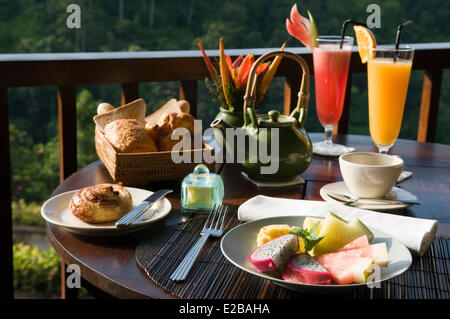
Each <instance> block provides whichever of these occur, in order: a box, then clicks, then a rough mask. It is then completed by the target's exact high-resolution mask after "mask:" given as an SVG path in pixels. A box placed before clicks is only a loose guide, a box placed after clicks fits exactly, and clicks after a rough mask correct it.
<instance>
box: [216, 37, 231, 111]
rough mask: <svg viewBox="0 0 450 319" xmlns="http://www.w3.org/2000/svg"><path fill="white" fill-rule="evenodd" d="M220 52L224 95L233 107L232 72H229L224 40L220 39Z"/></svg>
mask: <svg viewBox="0 0 450 319" xmlns="http://www.w3.org/2000/svg"><path fill="white" fill-rule="evenodd" d="M219 51H220V57H219V69H220V76H221V78H222V89H223V95H224V97H225V100H226V102H227V103H228V105H231V103H230V101H231V99H230V97H229V96H228V94H229V88H228V86H229V85H230V76H231V75H230V71H229V70H228V66H227V62H226V57H225V50H224V48H223V39H222V38H220V41H219Z"/></svg>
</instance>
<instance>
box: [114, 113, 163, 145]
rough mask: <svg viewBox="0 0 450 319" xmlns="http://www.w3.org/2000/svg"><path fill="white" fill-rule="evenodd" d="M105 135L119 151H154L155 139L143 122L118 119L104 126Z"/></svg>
mask: <svg viewBox="0 0 450 319" xmlns="http://www.w3.org/2000/svg"><path fill="white" fill-rule="evenodd" d="M105 137H106V138H107V139H108V141H109V142H110V143H111V144H112V145H113V146H114V147H115V148H116V149H117V150H118V151H119V152H120V153H141V152H156V151H157V150H158V149H157V147H156V144H155V141H154V140H153V138H152V137H151V136H150V135H149V134H148V133H147V131H146V129H145V127H144V125H143V124H141V123H139V122H138V121H136V120H131V119H119V120H115V121H113V122H111V123H109V124H108V125H106V126H105Z"/></svg>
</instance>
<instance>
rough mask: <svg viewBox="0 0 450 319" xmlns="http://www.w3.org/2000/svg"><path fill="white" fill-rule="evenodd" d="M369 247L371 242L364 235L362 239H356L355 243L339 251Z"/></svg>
mask: <svg viewBox="0 0 450 319" xmlns="http://www.w3.org/2000/svg"><path fill="white" fill-rule="evenodd" d="M367 246H369V240H368V239H367V236H366V235H362V236H361V237H358V238H356V239H355V240H354V241H352V242H350V243H348V244H347V245H345V246H344V247H342V248H339V249H338V250H337V251H344V250H350V249H356V248H363V247H367Z"/></svg>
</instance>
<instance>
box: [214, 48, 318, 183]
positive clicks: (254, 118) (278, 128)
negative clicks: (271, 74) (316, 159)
mask: <svg viewBox="0 0 450 319" xmlns="http://www.w3.org/2000/svg"><path fill="white" fill-rule="evenodd" d="M277 55H281V56H283V57H286V58H291V59H293V60H295V61H296V62H297V63H299V64H300V66H301V68H302V72H303V73H302V82H301V86H300V91H299V93H298V102H297V106H296V108H295V109H294V110H293V112H292V113H291V115H290V116H286V115H280V113H279V112H278V111H270V112H269V113H268V114H261V115H257V114H256V111H255V107H254V106H255V101H256V94H255V93H256V72H255V70H256V68H257V67H258V65H259V64H261V63H263V62H264V61H266V60H268V59H270V58H273V57H275V56H277ZM308 101H309V69H308V65H307V64H306V62H305V61H304V60H303V59H302V58H301V57H299V56H297V55H295V54H293V53H290V52H284V51H274V52H269V53H266V54H264V55H262V56H261V57H260V58H258V59H257V60H256V62H255V63H254V65H253V67H252V69H251V70H250V75H249V79H248V82H247V88H246V92H245V96H244V107H243V120H244V125H243V126H242V127H239V128H230V127H229V125H226V124H225V123H224V121H223V119H221V118H217V119H215V120H214V121H213V122H212V123H211V127H214V128H219V129H221V131H222V134H223V138H224V140H225V144H226V148H227V151H228V152H230V150H232V151H233V154H232V155H231V156H232V159H233V160H234V161H237V162H238V164H239V165H240V166H241V167H242V170H243V171H244V172H245V173H246V174H247V175H248V176H249V177H250V178H252V179H254V180H258V181H289V180H292V179H294V178H296V177H297V176H298V175H299V174H301V173H303V172H304V171H305V170H306V169H307V168H308V166H309V164H310V163H311V158H312V143H311V140H310V138H309V136H308V134H307V133H306V131H305V128H304V123H305V121H306V116H307V108H308Z"/></svg>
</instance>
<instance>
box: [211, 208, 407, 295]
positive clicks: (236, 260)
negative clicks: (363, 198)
mask: <svg viewBox="0 0 450 319" xmlns="http://www.w3.org/2000/svg"><path fill="white" fill-rule="evenodd" d="M305 218H306V216H278V217H269V218H262V219H258V220H254V221H251V222H247V223H245V224H241V225H239V226H237V227H235V228H233V229H232V230H230V231H229V232H228V233H227V234H225V236H223V238H222V241H221V243H220V248H221V250H222V253H223V255H224V256H225V258H227V259H228V260H229V261H230V262H231V263H232V264H234V265H235V266H236V267H238V268H240V269H242V270H244V271H246V272H248V273H251V274H253V275H255V276H258V277H261V278H265V279H269V280H271V281H273V282H274V283H275V284H277V285H280V286H282V287H285V288H288V289H291V290H296V291H301V292H311V293H335V292H340V291H345V290H350V289H353V288H357V287H361V286H369V285H368V284H367V283H364V284H351V285H311V284H301V283H296V282H290V281H286V280H283V279H281V278H277V277H274V276H271V275H268V274H264V273H261V272H259V271H258V270H257V269H256V268H255V267H254V266H253V265H252V264H251V263H250V261H249V260H248V255H249V254H250V253H251V252H252V251H253V250H254V249H255V248H256V237H257V235H258V232H259V229H260V228H261V227H264V226H268V225H272V224H287V225H291V226H297V227H302V225H303V220H304V219H305ZM370 230H371V231H372V233H373V234H374V239H373V241H372V242H371V244H376V243H381V242H385V243H386V246H387V249H388V256H389V264H388V266H387V267H381V268H379V269H380V272H379V276H377V275H378V274H375V275H374V276H373V277H375V278H376V277H379V278H377V279H376V280H373V281H371V282H370V285H371V286H372V287H377V286H379V285H378V284H379V283H381V282H383V281H386V280H389V279H392V278H394V277H396V276H398V275H400V274H402V273H403V272H405V271H406V270H407V269H408V268H409V267H410V266H411V263H412V256H411V253H410V252H409V250H408V248H406V247H405V245H403V244H402V243H401V242H399V241H398V240H396V239H395V238H393V237H392V236H390V235H388V234H386V233H384V232H382V231H379V230H377V229H374V228H370Z"/></svg>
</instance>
